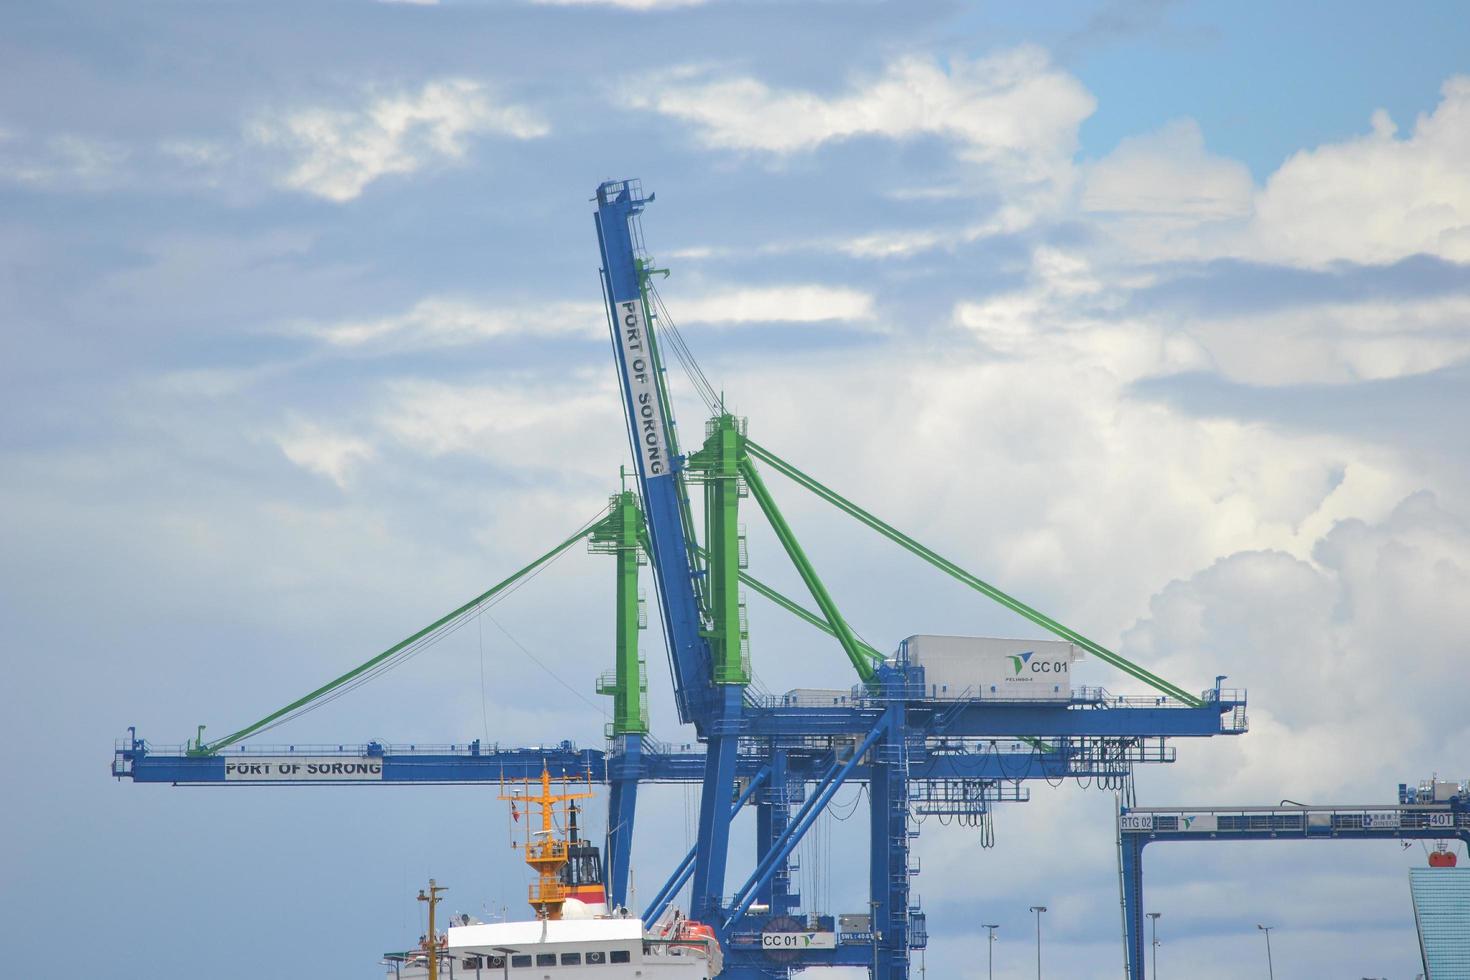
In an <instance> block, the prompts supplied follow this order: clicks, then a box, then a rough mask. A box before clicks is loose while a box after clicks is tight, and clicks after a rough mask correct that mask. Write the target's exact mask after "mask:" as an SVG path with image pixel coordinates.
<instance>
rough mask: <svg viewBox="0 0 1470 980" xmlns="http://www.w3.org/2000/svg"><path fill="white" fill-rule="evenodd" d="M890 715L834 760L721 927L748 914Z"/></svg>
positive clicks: (886, 724)
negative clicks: (845, 754) (850, 750)
mask: <svg viewBox="0 0 1470 980" xmlns="http://www.w3.org/2000/svg"><path fill="white" fill-rule="evenodd" d="M889 718H890V715H889V713H888V712H884V714H883V717H881V718H880V719H879V720H878V724H877V725H875V726H874V727H873V730H872V731H870V732H869V733H868V734H867V737H865V738H864V739H863V740H862V742H860V743H859V744H858V746H857V748H856V750H854V752H853V754H852V758H851V759H849V760H847V762H846V763H845V764H843V765H841V766H838V765H837V764H836V761H835V760H834V762H833V766H832V769H831V770H830V771H829V773H828V774H827V776H826V777H825V778H824V779H823V780H822V781H821V782H820V783H819V784H818V788H817V790H816V791H815V792H814V793H813V794H812V795H811V797H810V798H809V799H808V800H807V801H806V802H805V803H804V804H802V806H801V809H799V810H797V811H796V815H795V816H794V817H792V819H791V825H790V826H789V827H787V828H786V831H785V832H784V833H783V834H782V835H781V836H780V837H778V838H777V839H776V840H775V841H773V842H772V846H771V850H770V852H769V853H767V854H766V856H765V857H764V858H763V859H762V860H761V861H760V862H759V863H758V864H757V865H756V867H755V870H754V871H753V872H751V875H750V878H749V879H748V880H747V881H746V882H745V884H744V885H742V886H741V887H740V889H739V890H738V891H736V893H735V900H734V902H733V903H732V907H731V912H730V915H729V917H728V918H727V919H726V920H725V922H724V924H723V929H722V931H728V930H729V928H730V926H732V925H733V924H734V922H735V920H736V919H737V918H738V917H739V916H741V915H743V914H745V912H746V911H747V910H748V909H749V908H750V906H751V904H752V903H753V902H754V901H755V896H756V893H757V892H758V891H759V890H760V888H761V887H762V886H764V885H765V883H766V882H767V881H769V880H770V878H771V876H772V875H774V874H775V873H776V867H777V865H779V864H780V863H781V862H783V861H785V860H786V859H787V857H789V856H790V854H791V852H792V850H794V849H795V848H796V845H797V844H799V843H801V838H802V837H803V836H804V835H805V834H806V832H807V830H808V828H810V827H811V825H812V823H813V822H814V821H815V820H816V819H817V817H818V816H819V815H820V814H821V812H822V809H823V808H824V807H825V806H826V805H827V803H828V801H829V800H831V799H832V796H833V794H835V793H836V792H837V790H838V789H839V788H840V787H841V786H842V784H843V783H844V782H846V780H847V778H848V776H850V775H851V774H852V771H853V770H854V769H856V768H857V766H858V763H860V762H862V759H863V755H864V754H866V753H867V751H868V749H870V748H872V747H873V743H874V742H876V741H878V739H879V738H880V737H882V735H883V733H884V731H885V730H887V728H888V724H889Z"/></svg>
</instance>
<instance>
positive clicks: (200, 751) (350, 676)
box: [188, 522, 601, 756]
mask: <svg viewBox="0 0 1470 980" xmlns="http://www.w3.org/2000/svg"><path fill="white" fill-rule="evenodd" d="M600 524H601V522H599V524H598V525H593V526H592V527H589V528H586V529H584V530H581V531H578V532H577V533H576V534H574V535H572V536H571V537H569V538H567V539H566V540H565V541H563V542H562V543H561V544H559V545H557V546H556V547H555V548H552V549H551V550H550V551H548V552H547V553H546V554H544V555H542V556H541V557H540V558H537V559H536V560H535V561H533V562H531V564H529V565H527V566H526V567H525V568H522V569H521V570H520V571H518V572H516V573H515V574H514V575H512V576H511V577H510V578H508V579H506V580H505V581H503V582H500V583H499V584H497V585H495V586H493V587H492V588H490V589H489V590H487V591H485V592H482V593H480V594H479V595H477V596H475V597H474V598H473V599H471V600H470V601H469V602H466V603H465V604H464V605H462V606H460V607H459V608H458V609H456V610H454V611H453V612H451V613H447V614H445V615H443V616H441V617H439V618H438V619H436V620H434V622H432V623H430V624H429V625H428V626H425V627H424V628H423V629H421V630H419V631H418V632H417V633H415V634H414V635H413V636H410V637H408V638H407V639H405V640H401V641H399V642H398V643H395V644H393V645H392V646H391V647H389V648H388V649H386V650H384V651H383V652H382V653H380V654H378V655H377V656H376V657H373V658H372V659H371V660H368V661H365V662H364V663H361V664H359V665H358V666H356V667H354V668H352V669H351V670H349V671H348V672H347V673H345V674H343V675H342V676H341V677H338V678H336V679H334V680H330V681H328V682H327V683H325V684H323V685H322V686H321V687H319V688H317V689H316V690H315V691H312V692H311V693H310V694H308V695H306V696H305V697H303V698H298V699H297V700H295V701H292V702H291V703H290V704H288V705H286V706H285V707H284V708H282V709H280V710H279V711H273V712H271V713H270V714H268V715H266V716H265V717H264V718H262V719H260V720H259V721H257V722H255V723H254V724H251V725H246V726H245V727H244V728H242V729H240V730H239V731H238V732H235V733H233V734H231V735H226V736H225V737H224V738H222V739H220V740H219V741H217V742H210V743H209V744H208V745H205V744H203V740H202V739H201V740H200V741H198V742H196V743H195V744H194V745H193V746H191V747H190V748H189V750H188V754H189V755H193V756H199V755H214V754H215V753H217V752H219V750H220V749H223V748H227V747H228V746H231V745H234V744H235V743H236V742H238V741H240V740H241V739H245V738H249V737H250V736H251V735H253V734H255V733H256V732H258V731H260V730H261V729H262V728H265V727H266V726H267V725H270V724H271V723H272V722H276V721H279V720H281V719H282V718H284V717H286V716H287V715H289V714H291V713H292V712H293V711H296V710H298V709H300V708H304V707H306V706H307V705H308V704H311V703H312V702H313V701H315V700H317V699H318V698H321V697H324V696H325V695H327V694H330V693H332V692H333V691H335V690H336V689H337V688H339V687H341V686H342V685H343V684H346V683H348V682H349V681H352V680H354V679H356V678H358V677H361V676H362V675H363V674H365V673H367V672H368V671H370V670H372V669H373V668H374V667H376V666H378V665H379V664H381V663H383V662H384V661H386V660H388V659H390V658H391V657H393V655H394V654H397V653H401V652H402V651H403V650H404V649H405V648H407V647H409V646H412V645H413V644H414V643H417V642H418V641H419V640H422V639H423V638H424V637H426V636H428V635H429V634H430V633H433V632H434V631H435V630H437V629H438V628H439V627H441V626H443V625H444V624H446V623H448V622H450V621H451V620H453V619H455V618H457V617H459V616H463V615H464V614H465V613H467V612H469V611H470V610H471V609H473V608H475V607H476V606H478V605H479V604H480V603H482V602H484V601H486V600H487V599H492V598H494V597H495V596H496V594H498V593H500V592H502V591H504V590H505V589H506V588H507V587H509V586H511V585H514V584H515V583H516V581H518V580H519V579H521V578H523V577H524V576H526V575H527V574H529V573H531V572H534V571H535V570H536V569H538V568H540V567H541V566H542V565H544V564H546V563H547V562H549V561H551V559H553V558H555V557H556V556H557V555H559V554H561V553H562V552H563V551H566V550H567V549H568V548H570V547H571V546H572V545H574V544H576V543H577V542H578V541H581V540H582V539H583V538H585V537H587V535H589V534H591V533H592V532H593V531H594V530H595V529H596V528H597V527H598V526H599V525H600ZM203 730H204V729H203V728H202V727H201V728H200V731H201V732H202V731H203Z"/></svg>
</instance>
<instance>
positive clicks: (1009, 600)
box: [745, 440, 1204, 708]
mask: <svg viewBox="0 0 1470 980" xmlns="http://www.w3.org/2000/svg"><path fill="white" fill-rule="evenodd" d="M745 447H746V450H747V451H748V452H749V453H750V455H751V456H754V457H755V458H756V459H759V460H761V461H762V462H764V463H768V464H770V465H771V466H772V467H774V468H775V469H776V470H777V471H778V472H779V473H781V474H782V475H784V476H786V477H788V478H790V479H791V480H793V481H794V482H796V483H797V484H799V485H801V486H802V487H805V488H806V489H807V490H810V491H811V492H812V493H814V494H816V495H817V496H818V497H821V498H822V499H823V500H825V501H827V502H828V503H829V504H832V505H833V506H834V507H836V508H838V509H839V510H841V511H843V512H844V513H846V514H847V515H848V516H850V517H854V518H856V519H857V520H859V521H861V522H862V523H864V524H866V525H867V526H868V527H870V528H872V529H873V530H875V531H877V532H878V533H879V534H881V535H883V536H884V537H885V538H888V539H889V540H890V541H893V542H894V543H896V544H898V545H900V546H901V547H903V548H906V549H907V550H909V551H911V552H913V553H914V554H916V555H918V556H919V557H920V558H922V559H924V560H925V561H927V562H928V563H929V564H931V565H933V566H934V567H935V568H937V569H939V570H940V571H942V572H945V573H946V574H948V575H950V576H951V577H953V578H955V579H957V580H958V581H960V582H963V583H964V584H965V585H968V586H969V587H970V588H972V589H974V590H975V591H977V592H979V593H981V594H982V595H986V596H989V597H990V598H991V599H994V600H995V601H996V602H998V603H1000V604H1001V605H1002V606H1005V607H1006V608H1007V609H1010V610H1011V611H1013V612H1017V613H1020V614H1021V615H1022V616H1024V617H1026V618H1027V619H1029V620H1031V622H1033V623H1035V624H1036V625H1037V626H1040V627H1041V628H1042V629H1044V630H1047V631H1048V632H1050V633H1053V634H1055V635H1056V636H1059V637H1061V638H1062V639H1064V640H1067V641H1069V642H1071V643H1075V644H1077V645H1078V646H1079V647H1081V648H1082V649H1084V650H1086V651H1087V652H1089V653H1091V654H1092V655H1093V656H1095V657H1097V659H1099V660H1101V661H1103V662H1104V663H1106V664H1110V665H1112V666H1114V667H1117V668H1118V669H1119V670H1121V671H1123V672H1124V673H1126V674H1128V675H1130V676H1132V677H1135V678H1137V679H1138V680H1141V681H1143V682H1144V683H1145V684H1147V685H1148V686H1149V687H1152V688H1154V689H1155V690H1157V691H1161V692H1163V693H1164V694H1167V695H1168V696H1169V697H1171V698H1175V699H1176V700H1179V701H1182V702H1184V703H1185V704H1187V705H1190V706H1192V707H1196V708H1197V707H1200V706H1201V705H1203V704H1204V702H1203V701H1202V700H1200V699H1199V698H1198V697H1197V696H1195V695H1193V694H1190V693H1189V692H1188V691H1186V690H1184V689H1183V688H1181V687H1177V686H1176V685H1174V684H1171V683H1169V682H1168V681H1166V680H1164V679H1163V678H1162V677H1159V676H1158V675H1156V674H1154V673H1152V672H1151V671H1148V670H1145V669H1144V668H1142V667H1140V666H1138V665H1137V664H1135V663H1133V662H1132V661H1129V660H1125V659H1124V658H1123V657H1120V656H1118V654H1116V653H1113V652H1112V651H1111V650H1109V649H1107V648H1106V647H1104V646H1102V645H1101V644H1099V643H1095V642H1093V641H1092V640H1089V639H1088V638H1087V637H1085V636H1083V635H1082V634H1080V633H1078V632H1076V631H1075V630H1072V629H1070V628H1068V627H1066V626H1063V625H1062V624H1061V623H1059V622H1057V621H1056V620H1054V619H1052V618H1051V617H1050V616H1047V615H1046V614H1045V613H1042V612H1039V611H1037V610H1035V609H1033V608H1031V607H1030V606H1028V605H1026V604H1025V603H1024V602H1022V601H1021V600H1019V599H1017V598H1015V597H1014V596H1011V595H1008V594H1007V593H1005V592H1002V591H1001V590H1000V589H998V588H996V587H995V586H993V585H991V584H989V583H988V582H984V581H982V580H981V579H979V578H977V577H976V576H974V575H972V574H970V573H969V572H967V571H965V570H964V569H963V568H960V567H959V566H958V565H956V564H955V563H954V562H952V561H950V560H949V559H947V558H945V557H943V556H941V555H939V554H937V553H936V552H934V551H932V550H931V549H929V548H926V547H925V546H924V545H922V544H920V543H919V542H917V541H915V540H914V539H913V538H911V537H909V536H908V535H907V534H904V533H903V532H902V531H899V530H896V529H895V528H893V527H892V526H890V525H888V524H886V523H884V522H883V521H881V520H879V519H878V518H877V517H875V516H874V515H872V514H870V513H869V512H868V511H866V510H864V509H863V508H861V507H859V506H858V505H857V504H855V503H853V502H852V501H850V500H848V499H847V498H845V497H843V496H841V495H840V494H838V493H836V492H835V491H833V490H829V489H828V488H827V487H825V486H823V485H822V484H820V483H818V482H817V481H816V480H814V479H812V478H811V477H809V476H807V475H806V474H805V473H803V472H801V471H800V470H798V469H797V468H796V467H794V466H792V465H791V464H790V463H787V462H786V461H784V460H782V459H781V458H780V457H778V456H776V455H775V454H774V453H772V452H771V451H770V450H768V449H764V448H762V447H761V446H759V445H757V444H756V443H754V442H751V441H750V440H746V443H745ZM746 479H747V482H749V483H750V484H751V490H752V492H754V490H755V481H754V480H752V479H750V477H749V476H747V478H746ZM757 499H759V498H757ZM762 506H764V504H762ZM772 523H773V524H774V523H775V522H774V521H772ZM844 645H845V644H844ZM849 655H850V654H849Z"/></svg>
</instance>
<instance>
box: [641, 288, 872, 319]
mask: <svg viewBox="0 0 1470 980" xmlns="http://www.w3.org/2000/svg"><path fill="white" fill-rule="evenodd" d="M670 293H671V295H670V296H669V300H670V303H671V304H672V309H673V311H674V312H675V313H676V315H677V317H678V322H680V323H713V324H733V323H821V322H823V321H827V320H849V321H852V320H871V319H872V318H873V297H872V295H871V294H870V293H866V292H863V291H861V290H857V289H849V288H845V287H840V286H823V285H820V284H815V283H808V284H800V285H786V286H755V287H751V288H749V289H735V288H730V289H719V290H715V291H712V292H707V293H703V294H696V295H690V296H683V295H677V294H673V291H672V290H671V291H670Z"/></svg>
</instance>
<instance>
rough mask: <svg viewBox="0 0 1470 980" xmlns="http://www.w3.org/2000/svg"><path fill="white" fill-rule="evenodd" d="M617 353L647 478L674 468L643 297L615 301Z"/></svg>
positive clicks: (635, 438) (668, 471)
mask: <svg viewBox="0 0 1470 980" xmlns="http://www.w3.org/2000/svg"><path fill="white" fill-rule="evenodd" d="M617 311H618V322H617V324H616V326H617V331H618V353H619V355H620V356H621V357H622V359H623V371H624V373H625V374H626V376H627V379H628V399H629V401H630V403H631V405H632V410H633V440H634V442H636V443H637V445H638V450H637V451H638V463H639V465H640V466H641V467H643V473H644V475H645V476H647V477H648V478H649V479H652V478H654V477H658V476H668V475H669V474H670V473H672V472H673V469H672V467H671V465H670V462H669V439H668V434H667V433H666V432H665V431H664V413H663V408H662V407H661V406H660V405H659V403H658V376H657V374H656V371H657V368H655V367H654V363H653V348H652V346H651V345H650V343H649V337H648V320H647V318H646V317H644V315H643V301H642V300H637V299H629V300H624V301H623V302H621V303H618V304H617Z"/></svg>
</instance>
